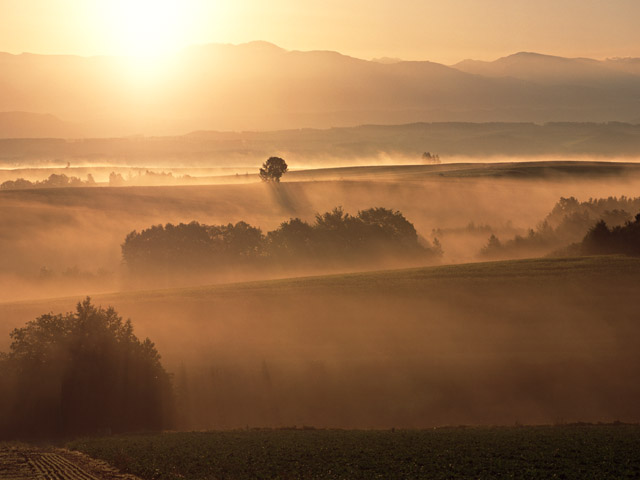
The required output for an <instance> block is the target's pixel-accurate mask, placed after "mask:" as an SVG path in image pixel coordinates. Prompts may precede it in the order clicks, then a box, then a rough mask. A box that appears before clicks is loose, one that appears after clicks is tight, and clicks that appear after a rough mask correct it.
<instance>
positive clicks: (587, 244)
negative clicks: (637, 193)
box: [580, 213, 640, 255]
mask: <svg viewBox="0 0 640 480" xmlns="http://www.w3.org/2000/svg"><path fill="white" fill-rule="evenodd" d="M580 250H581V253H583V254H586V255H602V254H612V253H619V254H626V255H640V213H639V214H637V215H636V216H635V218H634V219H633V221H628V222H626V223H625V224H624V225H617V226H614V227H612V228H609V227H608V226H607V223H606V222H605V221H604V220H600V221H599V222H598V223H596V224H595V225H594V226H593V227H592V228H591V229H590V230H589V232H587V234H586V235H585V237H584V239H583V240H582V243H581V244H580Z"/></svg>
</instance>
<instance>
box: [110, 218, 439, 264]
mask: <svg viewBox="0 0 640 480" xmlns="http://www.w3.org/2000/svg"><path fill="white" fill-rule="evenodd" d="M441 254H442V250H441V247H440V244H439V243H438V242H437V241H435V242H434V245H429V244H427V243H426V242H421V241H420V240H419V238H418V234H417V232H416V229H415V227H414V226H413V224H412V223H411V222H409V221H408V220H407V219H406V218H405V217H404V216H403V215H402V213H400V212H398V211H392V210H389V209H386V208H370V209H367V210H362V211H359V212H358V214H357V215H356V216H352V215H349V214H348V213H345V212H344V211H343V210H342V208H339V207H338V208H334V209H333V210H332V211H330V212H326V213H324V214H318V215H316V218H315V222H314V223H312V224H309V223H307V222H305V221H303V220H301V219H299V218H292V219H290V220H288V221H286V222H284V223H282V224H281V225H280V226H279V227H278V228H277V229H276V230H273V231H271V232H268V233H267V234H266V235H264V234H263V233H262V231H261V230H260V229H259V228H256V227H252V226H251V225H249V224H247V223H246V222H242V221H241V222H238V223H236V224H235V225H234V224H228V225H203V224H200V223H198V222H191V223H189V224H184V223H181V224H179V225H172V224H167V225H165V226H162V225H157V226H153V227H151V228H148V229H146V230H143V231H141V232H137V231H133V232H131V233H130V234H129V235H127V237H126V239H125V241H124V243H123V244H122V256H123V260H124V262H125V263H126V264H127V266H128V267H129V268H130V270H131V271H132V272H142V271H148V270H150V269H154V268H161V269H167V268H169V269H171V270H173V271H179V270H185V271H192V270H194V269H197V270H202V269H210V268H219V267H221V266H225V265H227V266H238V265H239V264H245V265H251V266H256V265H269V264H270V263H271V264H272V263H278V264H281V265H292V266H295V265H299V264H307V265H308V264H322V265H326V264H327V263H332V262H339V263H341V264H343V263H352V264H353V263H362V262H367V263H376V262H377V261H379V260H381V259H386V258H405V259H409V258H411V259H429V258H435V257H437V256H439V255H441Z"/></svg>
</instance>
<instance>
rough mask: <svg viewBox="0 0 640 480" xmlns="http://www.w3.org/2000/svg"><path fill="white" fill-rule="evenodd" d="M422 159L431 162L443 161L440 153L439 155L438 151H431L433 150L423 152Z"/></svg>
mask: <svg viewBox="0 0 640 480" xmlns="http://www.w3.org/2000/svg"><path fill="white" fill-rule="evenodd" d="M422 161H423V162H425V163H430V164H438V163H442V162H440V155H438V154H437V153H431V152H423V154H422Z"/></svg>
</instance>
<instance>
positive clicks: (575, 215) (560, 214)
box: [480, 196, 640, 257]
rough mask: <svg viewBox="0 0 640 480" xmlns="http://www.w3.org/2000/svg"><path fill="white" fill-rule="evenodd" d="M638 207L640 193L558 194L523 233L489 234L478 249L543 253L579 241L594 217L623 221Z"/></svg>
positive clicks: (506, 253)
mask: <svg viewBox="0 0 640 480" xmlns="http://www.w3.org/2000/svg"><path fill="white" fill-rule="evenodd" d="M638 210H640V197H636V198H628V197H625V196H622V197H608V198H600V199H593V198H591V199H589V200H588V201H586V202H580V201H578V200H577V199H576V198H574V197H569V198H564V197H563V198H560V200H559V201H558V202H557V203H556V205H555V206H554V207H553V209H552V210H551V212H550V213H549V214H548V215H547V216H546V218H545V219H544V220H543V221H542V222H540V223H539V224H538V226H537V227H536V228H535V229H529V232H528V233H527V235H526V236H522V235H516V236H515V237H514V238H512V239H509V240H507V241H504V242H501V241H500V239H499V238H498V237H496V236H495V235H493V234H492V235H491V236H490V237H489V241H488V243H487V245H486V246H485V247H484V248H483V249H482V250H481V252H480V253H481V255H482V256H485V257H502V256H522V255H532V254H546V253H550V252H551V251H554V250H557V249H559V248H562V247H565V246H566V245H569V244H572V243H575V242H580V241H581V240H582V238H584V236H585V235H586V233H587V232H588V231H589V229H590V228H592V227H593V226H594V225H595V224H596V223H597V222H598V221H601V220H602V221H604V222H606V223H607V224H608V225H612V226H620V225H624V224H625V222H628V221H630V220H631V218H632V214H631V213H629V212H634V211H638Z"/></svg>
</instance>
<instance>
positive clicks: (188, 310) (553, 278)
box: [0, 257, 640, 428]
mask: <svg viewBox="0 0 640 480" xmlns="http://www.w3.org/2000/svg"><path fill="white" fill-rule="evenodd" d="M639 287H640V259H635V258H625V257H592V258H574V259H536V260H524V261H512V262H495V263H484V264H469V265H459V266H442V267H433V268H418V269H408V270H395V271H385V272H372V273H360V274H347V275H333V276H324V277H306V278H292V279H285V280H276V281H269V282H250V283H241V284H228V285H221V286H203V287H197V288H186V289H171V290H156V291H141V292H129V293H116V294H110V295H101V296H96V297H95V298H94V300H95V302H96V303H99V304H102V305H107V304H109V305H113V306H114V307H115V308H116V309H117V310H118V311H119V312H120V313H121V314H123V315H124V316H126V317H131V318H132V320H133V322H134V325H135V328H136V332H137V333H138V334H139V335H141V336H149V337H151V338H152V339H153V340H154V341H156V343H157V345H158V348H159V350H160V352H161V353H162V354H163V355H164V361H165V364H166V365H167V367H168V368H169V370H171V371H172V372H174V373H175V374H176V377H175V381H176V385H177V386H179V387H180V389H182V390H180V391H181V399H182V400H181V401H183V402H184V405H185V407H184V408H183V410H182V411H183V417H182V418H181V420H180V421H181V422H182V425H183V426H185V425H186V427H187V428H227V427H238V426H245V425H251V426H283V425H294V424H296V425H315V426H321V427H336V426H338V427H353V428H355V427H359V428H366V427H390V426H396V427H425V426H433V425H442V424H460V423H464V424H512V423H514V422H516V421H518V422H522V423H552V422H555V421H559V420H562V421H613V420H623V421H638V420H639V419H640V408H638V405H640V402H639V400H640V386H638V383H637V381H636V380H637V378H638V375H640V367H639V365H640V354H639V353H638V349H637V345H638V343H639V341H640V324H638V322H637V312H638V308H637V302H636V301H635V298H636V293H637V291H638V288H639ZM77 300H79V299H78V298H64V299H53V300H41V301H36V302H18V303H4V304H0V318H1V319H2V323H1V324H0V330H1V331H0V334H1V336H0V338H3V339H5V342H6V340H8V338H7V336H6V333H8V331H9V330H10V328H12V327H14V326H17V325H21V324H22V323H24V322H25V321H27V320H29V319H32V318H34V317H35V316H36V315H38V314H42V313H45V312H49V311H53V312H59V311H67V310H70V309H72V308H73V306H74V302H76V301H77ZM5 345H6V343H5Z"/></svg>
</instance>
